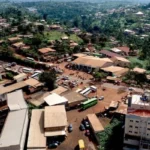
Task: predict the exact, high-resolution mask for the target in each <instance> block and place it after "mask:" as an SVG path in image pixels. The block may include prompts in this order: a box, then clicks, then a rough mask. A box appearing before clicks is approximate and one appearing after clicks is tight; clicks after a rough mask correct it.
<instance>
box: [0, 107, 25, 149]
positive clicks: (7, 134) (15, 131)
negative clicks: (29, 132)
mask: <svg viewBox="0 0 150 150" xmlns="http://www.w3.org/2000/svg"><path fill="white" fill-rule="evenodd" d="M27 112H28V110H27V109H23V110H18V111H12V112H9V114H8V116H7V118H6V121H5V125H4V127H3V130H2V133H1V137H0V148H3V147H9V146H13V145H14V146H15V145H20V144H21V141H22V140H23V139H22V138H24V140H25V137H26V136H25V134H26V132H25V133H24V130H25V129H27V126H28V124H27V120H26V119H27V117H28V113H27ZM25 122H26V123H25Z"/></svg>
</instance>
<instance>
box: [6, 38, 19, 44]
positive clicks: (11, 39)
mask: <svg viewBox="0 0 150 150" xmlns="http://www.w3.org/2000/svg"><path fill="white" fill-rule="evenodd" d="M20 40H21V38H19V37H12V38H8V41H9V42H10V43H15V42H19V41H20Z"/></svg>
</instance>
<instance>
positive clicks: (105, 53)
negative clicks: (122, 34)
mask: <svg viewBox="0 0 150 150" xmlns="http://www.w3.org/2000/svg"><path fill="white" fill-rule="evenodd" d="M100 54H102V55H103V56H105V57H108V58H112V57H115V56H117V57H122V56H121V55H120V54H117V53H113V52H111V51H107V50H101V51H100Z"/></svg>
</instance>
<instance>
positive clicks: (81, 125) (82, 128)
mask: <svg viewBox="0 0 150 150" xmlns="http://www.w3.org/2000/svg"><path fill="white" fill-rule="evenodd" d="M80 130H81V131H84V130H85V126H84V125H83V124H82V123H81V124H80Z"/></svg>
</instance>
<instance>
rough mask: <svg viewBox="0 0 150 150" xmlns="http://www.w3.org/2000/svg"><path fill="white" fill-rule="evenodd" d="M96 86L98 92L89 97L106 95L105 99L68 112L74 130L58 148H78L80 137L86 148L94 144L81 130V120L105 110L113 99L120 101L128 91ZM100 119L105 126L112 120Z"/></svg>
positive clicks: (66, 149)
mask: <svg viewBox="0 0 150 150" xmlns="http://www.w3.org/2000/svg"><path fill="white" fill-rule="evenodd" d="M96 86H97V87H98V91H97V93H91V94H90V95H89V97H92V96H95V95H98V96H101V95H103V96H104V97H105V98H104V100H103V101H99V102H98V104H97V105H95V106H93V107H91V108H89V109H87V110H85V111H82V112H79V111H78V110H77V109H75V110H71V111H68V112H67V117H68V122H69V124H72V125H73V132H72V133H69V134H68V137H67V139H66V140H65V141H64V142H63V143H61V144H60V145H59V146H58V148H57V149H56V150H77V149H76V146H77V145H78V140H79V139H83V140H84V142H85V146H86V148H88V146H89V144H91V143H92V144H93V142H92V140H91V139H89V138H88V137H86V136H85V135H84V134H85V132H84V131H83V132H82V131H80V130H79V126H80V123H81V120H82V119H83V118H85V117H86V115H87V114H90V113H99V112H101V111H103V110H104V107H105V106H109V104H110V102H111V101H112V100H115V101H119V100H121V98H122V97H123V96H125V95H126V94H127V93H126V92H124V93H121V94H119V93H118V90H116V89H110V88H107V89H106V90H105V91H103V90H102V88H101V87H100V86H98V85H96ZM99 120H100V121H101V123H102V125H103V126H104V127H105V126H106V125H108V123H109V121H110V120H109V119H108V118H99ZM93 145H96V144H95V143H94V144H93ZM88 150H89V149H88Z"/></svg>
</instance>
